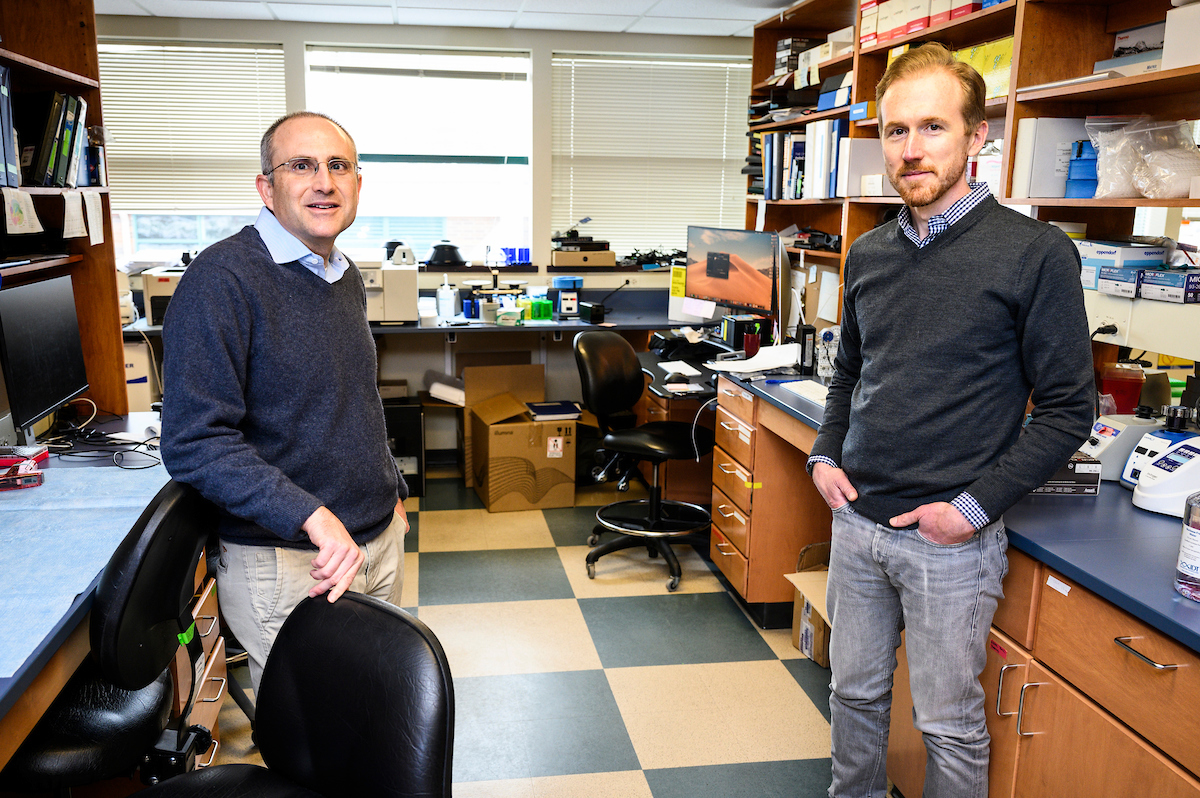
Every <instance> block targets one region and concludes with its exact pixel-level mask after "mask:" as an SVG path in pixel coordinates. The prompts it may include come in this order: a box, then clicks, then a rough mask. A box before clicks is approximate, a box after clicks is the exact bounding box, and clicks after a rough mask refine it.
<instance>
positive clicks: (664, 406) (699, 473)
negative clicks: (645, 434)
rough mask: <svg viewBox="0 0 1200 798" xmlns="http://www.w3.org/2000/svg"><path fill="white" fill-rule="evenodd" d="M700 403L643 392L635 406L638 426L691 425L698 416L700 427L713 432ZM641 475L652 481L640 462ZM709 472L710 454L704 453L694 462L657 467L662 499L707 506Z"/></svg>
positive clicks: (706, 413) (672, 462)
mask: <svg viewBox="0 0 1200 798" xmlns="http://www.w3.org/2000/svg"><path fill="white" fill-rule="evenodd" d="M701 404H702V403H701V402H700V401H698V400H696V399H682V398H671V399H664V398H662V397H661V396H656V395H655V394H653V393H651V392H650V391H648V390H647V391H643V392H642V398H641V399H639V400H638V403H637V405H636V406H635V407H634V413H635V414H636V416H637V423H638V424H645V423H647V422H650V421H679V422H682V423H687V424H691V423H693V422H695V421H696V416H697V414H699V416H700V418H699V424H700V426H702V427H707V428H709V429H712V426H713V417H712V415H711V414H710V413H708V412H704V413H701V412H700V407H701ZM641 469H642V476H644V477H645V478H646V481H647V482H649V481H650V480H651V478H652V473H653V471H652V467H651V466H650V465H649V464H648V463H642V465H641ZM711 470H712V455H711V454H706V455H704V457H701V458H700V461H699V462H697V461H696V460H694V459H692V460H667V461H666V462H665V463H663V464H662V465H661V466H659V472H658V473H659V479H660V480H661V481H662V491H663V498H664V499H672V500H674V501H681V502H692V503H693V504H708V501H709V494H708V474H709V471H711Z"/></svg>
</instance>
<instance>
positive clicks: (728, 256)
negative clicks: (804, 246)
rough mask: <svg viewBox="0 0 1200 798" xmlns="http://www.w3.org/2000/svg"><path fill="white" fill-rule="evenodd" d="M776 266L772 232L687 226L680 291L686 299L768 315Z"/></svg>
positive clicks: (776, 248) (776, 243)
mask: <svg viewBox="0 0 1200 798" xmlns="http://www.w3.org/2000/svg"><path fill="white" fill-rule="evenodd" d="M778 268H779V236H778V235H777V234H776V233H760V232H755V231H753V230H722V229H719V228H714V227H688V247H687V277H686V279H685V282H684V293H685V294H686V295H687V296H689V297H691V298H692V299H702V300H707V301H710V302H715V303H716V304H717V305H719V306H721V307H724V308H726V309H728V311H731V312H749V313H760V314H763V315H768V316H770V315H773V312H774V309H775V306H774V304H773V300H774V296H775V286H776V281H777V279H778V277H777V276H778V273H779V272H778ZM688 312H691V311H690V310H689V311H688Z"/></svg>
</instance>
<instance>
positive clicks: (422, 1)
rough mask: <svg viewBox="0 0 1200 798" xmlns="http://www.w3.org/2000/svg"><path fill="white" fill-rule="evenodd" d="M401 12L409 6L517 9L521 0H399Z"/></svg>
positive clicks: (483, 9)
mask: <svg viewBox="0 0 1200 798" xmlns="http://www.w3.org/2000/svg"><path fill="white" fill-rule="evenodd" d="M396 5H397V6H398V7H399V10H400V11H401V12H404V11H405V10H406V9H409V8H450V9H459V10H464V11H517V10H519V9H520V8H521V0H399V2H397V3H396Z"/></svg>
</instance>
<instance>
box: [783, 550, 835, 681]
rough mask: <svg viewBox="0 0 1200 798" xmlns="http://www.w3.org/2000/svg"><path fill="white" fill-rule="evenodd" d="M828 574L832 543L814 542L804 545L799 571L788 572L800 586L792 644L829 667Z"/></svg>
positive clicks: (793, 617) (797, 567)
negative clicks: (826, 601)
mask: <svg viewBox="0 0 1200 798" xmlns="http://www.w3.org/2000/svg"><path fill="white" fill-rule="evenodd" d="M828 578H829V544H828V543H812V544H810V545H808V546H805V547H804V548H803V549H801V550H800V559H799V561H798V562H797V563H796V573H794V574H787V580H788V581H789V582H791V583H792V585H793V586H794V587H795V588H796V599H795V604H794V605H793V607H792V645H793V646H795V647H796V648H798V649H799V650H800V653H802V654H804V656H806V657H808V658H809V659H811V660H812V661H813V662H815V663H817V664H818V665H820V666H821V667H822V668H828V667H829V623H828V618H829V615H828V614H827V613H826V610H825V585H826V582H827V581H828Z"/></svg>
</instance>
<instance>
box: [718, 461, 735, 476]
mask: <svg viewBox="0 0 1200 798" xmlns="http://www.w3.org/2000/svg"><path fill="white" fill-rule="evenodd" d="M725 466H729V463H717V468H718V469H720V471H721V473H722V474H736V473H738V470H737V467H736V466H729V468H730V469H731V470H729V471H726V470H725Z"/></svg>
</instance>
